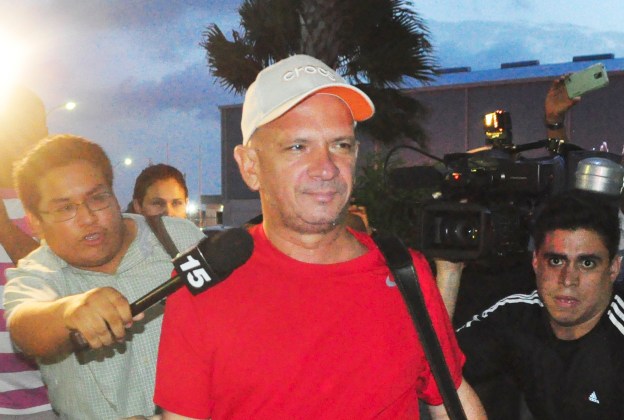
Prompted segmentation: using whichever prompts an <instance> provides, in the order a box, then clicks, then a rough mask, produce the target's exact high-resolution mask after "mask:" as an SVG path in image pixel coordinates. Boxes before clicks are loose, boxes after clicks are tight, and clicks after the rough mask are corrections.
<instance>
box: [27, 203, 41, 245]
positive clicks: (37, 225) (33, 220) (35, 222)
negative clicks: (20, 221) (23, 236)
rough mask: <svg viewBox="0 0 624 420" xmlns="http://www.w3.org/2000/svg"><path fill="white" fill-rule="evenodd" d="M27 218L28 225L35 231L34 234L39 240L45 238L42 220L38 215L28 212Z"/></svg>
mask: <svg viewBox="0 0 624 420" xmlns="http://www.w3.org/2000/svg"><path fill="white" fill-rule="evenodd" d="M26 217H27V218H28V223H29V224H30V227H31V228H32V230H33V233H34V234H35V236H37V238H39V239H41V238H43V227H42V226H41V219H40V218H39V216H37V215H36V214H34V213H32V212H29V211H28V210H27V211H26Z"/></svg>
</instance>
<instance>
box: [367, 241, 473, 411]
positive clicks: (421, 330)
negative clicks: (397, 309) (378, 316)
mask: <svg viewBox="0 0 624 420" xmlns="http://www.w3.org/2000/svg"><path fill="white" fill-rule="evenodd" d="M373 240H374V241H375V243H376V244H377V247H378V248H379V250H380V251H381V253H382V254H383V256H384V257H385V259H386V264H388V267H389V268H390V271H392V275H393V276H394V281H395V283H396V284H397V287H398V288H399V290H400V291H401V294H402V295H403V300H404V301H405V304H406V306H407V310H408V312H409V314H410V315H411V317H412V321H413V322H414V326H415V327H416V331H417V332H418V337H419V338H420V341H421V343H422V346H423V350H424V352H425V356H426V357H427V361H428V362H429V366H430V368H431V372H432V374H433V377H434V379H435V381H436V383H437V385H438V389H439V390H440V394H441V395H442V400H443V401H444V407H445V408H446V412H447V414H448V416H449V418H450V419H453V420H455V419H462V420H464V419H466V414H465V412H464V409H463V407H462V405H461V401H460V400H459V396H458V395H457V390H456V389H455V384H454V383H453V379H452V378H451V373H450V372H449V368H448V365H447V364H446V360H445V359H444V353H442V348H441V346H440V341H439V340H438V336H437V335H436V333H435V330H434V329H433V324H432V323H431V317H430V316H429V312H428V311H427V307H426V306H425V299H424V297H423V294H422V290H421V288H420V284H419V283H418V274H417V273H416V269H415V268H414V261H413V260H412V256H411V255H410V253H409V251H408V249H407V247H406V246H405V245H404V244H403V242H402V241H401V240H400V239H399V238H398V237H397V236H395V235H392V234H385V233H375V234H374V235H373Z"/></svg>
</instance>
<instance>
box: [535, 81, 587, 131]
mask: <svg viewBox="0 0 624 420" xmlns="http://www.w3.org/2000/svg"><path fill="white" fill-rule="evenodd" d="M564 80H565V76H562V77H560V78H559V79H557V80H555V81H553V83H552V85H551V86H550V88H549V89H548V93H547V94H546V99H545V100H544V122H545V124H546V133H547V137H548V138H556V139H564V140H565V139H567V134H566V129H565V126H564V123H565V116H566V113H567V112H568V110H569V109H570V108H572V107H573V106H574V105H576V103H578V102H579V101H580V100H581V98H572V99H570V98H569V97H568V92H567V91H566V88H565V84H564Z"/></svg>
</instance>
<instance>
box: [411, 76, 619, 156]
mask: <svg viewBox="0 0 624 420" xmlns="http://www.w3.org/2000/svg"><path fill="white" fill-rule="evenodd" d="M609 78H610V83H609V86H607V87H606V88H604V89H601V90H597V91H594V92H590V93H588V94H586V95H585V96H584V97H583V98H582V99H581V102H580V103H578V104H577V105H575V106H574V107H573V108H572V110H571V111H570V112H569V115H568V120H567V121H566V129H567V130H568V142H570V143H573V144H576V145H578V146H581V147H583V148H585V149H588V150H591V149H592V148H594V147H595V148H596V149H598V148H599V147H600V144H601V143H602V142H603V141H606V142H607V144H608V147H609V151H610V152H615V153H618V154H619V153H621V152H622V148H623V147H624V136H623V135H622V134H623V133H624V73H623V72H618V73H613V74H610V75H609ZM552 80H553V79H551V78H548V79H543V78H542V79H531V80H519V81H508V82H496V83H492V84H482V85H472V86H444V87H436V88H422V89H413V90H411V91H409V93H410V94H411V95H413V96H414V97H415V98H416V99H418V100H419V101H421V102H422V103H423V104H425V106H427V108H428V109H429V111H430V115H429V117H428V118H427V120H426V121H425V122H424V124H423V125H424V127H425V129H426V131H427V134H428V137H429V142H428V144H427V146H428V150H429V151H430V152H431V153H433V154H434V155H436V156H440V157H441V156H442V155H444V154H447V153H455V152H462V151H465V150H469V149H473V148H477V147H481V146H483V145H484V144H485V135H484V131H483V123H482V121H483V115H485V114H486V113H489V112H492V111H495V110H497V109H503V110H505V111H508V112H509V113H510V114H511V119H512V132H513V143H514V144H516V145H520V144H525V143H530V142H535V141H538V140H542V139H544V138H545V137H546V129H545V127H544V99H545V97H546V92H547V91H548V88H549V87H550V85H551V84H552ZM540 153H542V151H539V150H538V151H535V152H533V153H532V154H529V155H539V154H540ZM544 154H545V153H544ZM408 161H410V162H412V163H428V162H429V159H428V158H426V157H416V158H414V157H410V158H409V159H408Z"/></svg>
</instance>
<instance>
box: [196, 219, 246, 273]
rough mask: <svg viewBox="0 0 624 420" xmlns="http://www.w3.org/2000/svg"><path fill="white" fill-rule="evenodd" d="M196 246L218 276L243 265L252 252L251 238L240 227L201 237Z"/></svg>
mask: <svg viewBox="0 0 624 420" xmlns="http://www.w3.org/2000/svg"><path fill="white" fill-rule="evenodd" d="M197 248H199V250H200V251H201V253H202V254H203V256H204V258H205V259H206V261H207V262H208V263H209V264H210V267H211V268H212V270H213V271H214V272H215V274H217V275H218V276H219V277H220V278H223V277H227V276H228V275H229V274H230V273H231V272H232V271H234V270H235V269H236V268H238V267H240V266H241V265H243V264H244V263H245V262H246V261H247V260H248V259H249V258H250V257H251V254H252V252H253V238H252V237H251V235H250V234H249V232H247V230H245V229H242V228H230V229H226V230H224V231H222V232H218V233H216V234H214V235H211V236H210V237H207V238H204V239H202V240H201V241H200V242H199V243H198V244H197Z"/></svg>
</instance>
